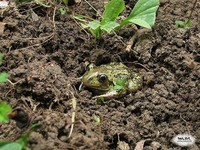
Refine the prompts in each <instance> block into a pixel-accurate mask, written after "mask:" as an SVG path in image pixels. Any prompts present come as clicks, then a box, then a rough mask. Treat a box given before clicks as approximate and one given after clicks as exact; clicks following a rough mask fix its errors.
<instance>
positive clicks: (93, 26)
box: [87, 20, 100, 30]
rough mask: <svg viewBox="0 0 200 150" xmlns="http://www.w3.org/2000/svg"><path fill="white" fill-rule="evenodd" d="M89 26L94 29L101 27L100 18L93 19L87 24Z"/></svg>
mask: <svg viewBox="0 0 200 150" xmlns="http://www.w3.org/2000/svg"><path fill="white" fill-rule="evenodd" d="M87 26H88V27H89V28H91V29H92V30H96V29H98V28H99V27H100V22H99V21H98V20H94V21H91V22H89V23H88V24H87Z"/></svg>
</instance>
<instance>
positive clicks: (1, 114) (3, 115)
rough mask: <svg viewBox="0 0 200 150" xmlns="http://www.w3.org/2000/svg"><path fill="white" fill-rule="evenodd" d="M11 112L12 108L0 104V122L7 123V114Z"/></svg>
mask: <svg viewBox="0 0 200 150" xmlns="http://www.w3.org/2000/svg"><path fill="white" fill-rule="evenodd" d="M11 112H12V108H11V107H10V105H9V104H8V103H6V102H1V103H0V122H3V123H8V121H9V118H8V114H9V113H11Z"/></svg>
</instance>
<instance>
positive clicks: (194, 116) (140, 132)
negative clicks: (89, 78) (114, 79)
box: [0, 0, 200, 150]
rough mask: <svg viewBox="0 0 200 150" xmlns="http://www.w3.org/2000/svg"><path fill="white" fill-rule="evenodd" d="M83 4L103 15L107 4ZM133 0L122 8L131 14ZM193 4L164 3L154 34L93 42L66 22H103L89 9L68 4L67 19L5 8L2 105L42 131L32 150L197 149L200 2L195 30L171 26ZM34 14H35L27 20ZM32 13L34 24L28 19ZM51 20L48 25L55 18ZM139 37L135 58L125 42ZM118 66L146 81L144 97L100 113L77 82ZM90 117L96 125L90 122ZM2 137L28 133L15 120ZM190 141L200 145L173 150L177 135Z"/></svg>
mask: <svg viewBox="0 0 200 150" xmlns="http://www.w3.org/2000/svg"><path fill="white" fill-rule="evenodd" d="M88 2H89V3H90V4H91V5H92V6H93V7H94V8H96V9H97V10H98V11H99V12H102V10H103V2H101V1H95V2H94V1H92V0H88ZM134 4H135V1H132V0H130V1H126V11H125V12H124V13H123V15H127V13H129V12H130V11H131V9H130V8H133V6H134ZM192 6H193V3H192V2H191V1H187V0H182V1H177V0H176V1H175V0H174V1H172V0H161V4H160V8H159V10H158V13H157V19H156V25H155V26H154V27H153V29H152V31H150V30H146V29H142V28H139V30H138V31H137V33H136V32H135V30H133V27H132V26H128V27H125V28H123V29H122V30H121V31H119V32H117V34H116V35H115V34H112V35H103V39H101V40H96V39H95V38H94V37H92V36H91V35H90V33H88V32H87V31H85V30H83V29H82V28H81V27H80V25H79V24H78V23H77V22H76V21H75V20H74V19H73V18H72V17H71V16H72V14H75V15H79V14H81V15H86V16H89V17H92V18H99V15H98V13H97V12H96V11H95V10H94V9H92V8H91V7H90V6H89V5H88V4H87V3H86V2H85V1H82V2H81V3H77V4H73V5H71V6H70V7H69V10H70V12H69V13H68V14H66V15H64V16H62V15H60V14H59V11H56V13H55V14H54V11H53V10H52V9H53V8H51V9H50V10H49V9H47V8H42V7H35V5H33V6H32V5H31V6H30V5H25V6H21V7H19V6H18V5H17V6H16V5H15V4H14V3H11V4H10V6H9V8H8V9H6V11H5V12H4V13H3V15H2V16H1V18H0V19H1V21H2V22H4V23H6V26H5V31H4V33H3V35H1V36H0V40H1V41H0V51H1V52H2V53H3V54H4V63H3V64H2V65H1V68H0V71H1V72H2V71H6V72H8V73H9V75H10V76H9V80H10V81H11V82H7V83H6V84H0V99H2V100H5V101H8V102H9V103H10V104H11V105H12V107H13V108H18V107H20V108H23V109H24V110H25V111H26V112H27V113H28V114H29V115H30V118H31V120H32V122H40V123H41V124H42V126H41V127H40V128H39V129H37V130H36V131H34V132H33V133H32V134H31V136H30V140H29V143H28V146H29V147H30V148H31V149H32V150H55V149H58V150H63V149H90V150H93V149H125V147H126V148H127V149H128V148H129V149H131V150H132V149H134V147H135V146H136V143H137V142H139V141H141V140H147V142H145V145H144V149H145V150H152V149H164V150H165V149H170V150H172V149H173V150H174V149H176V150H182V149H198V147H197V146H198V145H200V92H199V91H200V84H199V83H200V26H199V23H200V20H199V19H200V3H199V2H197V5H196V7H195V9H194V12H193V14H192V27H190V28H186V29H179V28H177V26H176V25H175V21H176V20H186V18H187V17H188V16H189V14H190V12H191V9H192ZM30 14H31V15H30ZM34 14H35V16H36V17H34ZM53 18H54V19H53ZM136 34H137V39H136V41H135V42H134V43H133V45H132V47H131V50H130V51H126V47H127V43H128V42H129V40H130V39H131V38H132V37H133V36H134V35H136ZM110 62H122V63H124V64H126V65H127V66H128V67H132V68H133V67H135V68H136V70H137V71H138V73H140V74H141V75H142V77H143V79H144V84H143V87H142V89H141V90H139V91H137V92H136V93H133V94H132V95H126V96H125V97H123V98H120V99H112V100H110V101H108V102H107V103H106V104H105V105H100V104H98V103H97V102H96V100H94V99H92V93H91V91H89V90H87V89H84V88H82V89H81V90H80V91H79V90H78V88H79V85H80V84H81V82H80V80H79V79H78V78H79V77H81V75H83V73H84V72H85V68H86V66H87V64H88V63H95V64H96V65H101V64H107V63H110ZM73 97H75V99H76V102H77V107H76V110H75V112H76V119H75V124H74V129H73V132H72V135H71V137H70V138H68V135H69V132H70V127H71V118H72V112H73V111H74V110H73V108H72V104H71V100H72V99H73ZM94 116H98V117H100V119H101V122H100V123H97V122H95V120H94ZM0 127H1V128H0V139H1V141H2V140H16V139H17V138H18V137H19V136H20V135H21V134H22V133H24V132H25V131H26V129H27V128H28V127H27V128H24V129H20V128H18V127H17V126H16V124H15V122H13V121H11V122H10V123H9V124H1V125H0ZM184 133H188V134H191V135H192V136H193V137H195V138H196V145H194V146H193V147H189V148H182V147H179V146H176V145H175V144H173V143H172V142H171V139H172V138H173V137H174V136H176V135H177V134H184Z"/></svg>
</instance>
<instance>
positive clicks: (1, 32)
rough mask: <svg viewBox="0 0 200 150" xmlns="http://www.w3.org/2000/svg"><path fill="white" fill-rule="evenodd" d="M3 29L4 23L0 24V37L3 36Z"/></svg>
mask: <svg viewBox="0 0 200 150" xmlns="http://www.w3.org/2000/svg"><path fill="white" fill-rule="evenodd" d="M4 29H5V23H3V22H0V35H2V34H3V32H4Z"/></svg>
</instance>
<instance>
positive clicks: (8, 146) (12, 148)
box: [0, 142, 22, 150]
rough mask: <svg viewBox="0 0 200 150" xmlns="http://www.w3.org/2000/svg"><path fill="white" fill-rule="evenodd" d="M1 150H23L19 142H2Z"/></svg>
mask: <svg viewBox="0 0 200 150" xmlns="http://www.w3.org/2000/svg"><path fill="white" fill-rule="evenodd" d="M0 150H22V146H21V145H20V144H19V143H17V142H0Z"/></svg>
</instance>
